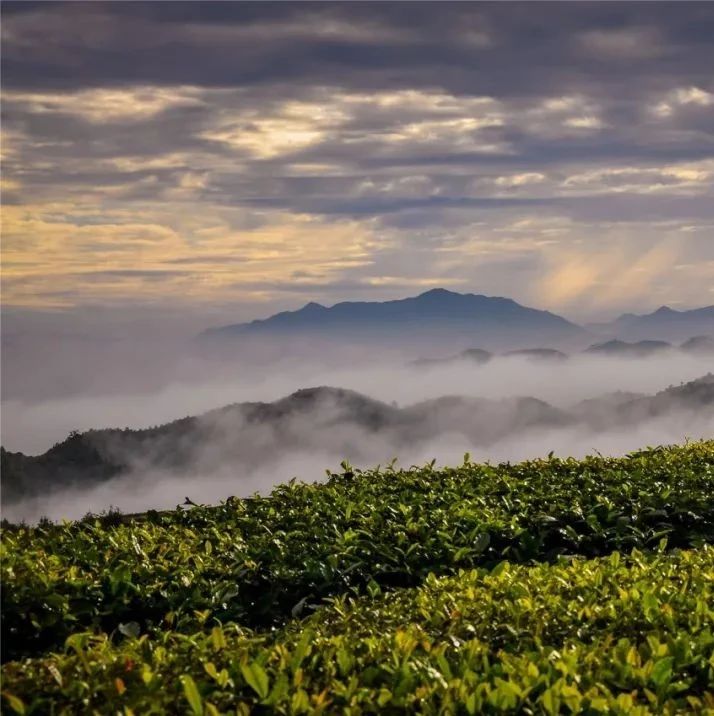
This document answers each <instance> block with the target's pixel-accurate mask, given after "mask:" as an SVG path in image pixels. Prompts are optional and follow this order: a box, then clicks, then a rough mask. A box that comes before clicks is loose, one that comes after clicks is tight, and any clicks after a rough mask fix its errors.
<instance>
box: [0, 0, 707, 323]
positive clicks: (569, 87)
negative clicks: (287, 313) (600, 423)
mask: <svg viewBox="0 0 714 716" xmlns="http://www.w3.org/2000/svg"><path fill="white" fill-rule="evenodd" d="M713 26H714V13H712V10H711V8H709V7H707V5H706V4H705V3H702V4H698V5H693V4H691V5H690V4H688V5H687V7H686V11H683V10H681V9H676V10H675V9H674V8H673V7H670V6H669V5H666V4H659V5H656V6H652V7H651V8H649V6H648V9H647V11H645V8H644V6H640V5H638V4H637V3H621V4H619V5H618V6H617V7H616V8H615V7H614V6H598V5H596V4H578V5H577V6H572V7H570V6H567V5H562V6H559V7H558V8H557V10H556V9H555V8H553V9H550V8H548V9H544V11H543V12H542V13H534V12H533V11H532V6H530V5H529V4H528V3H511V4H509V5H508V6H501V5H499V4H497V3H495V4H490V5H489V4H486V5H467V4H448V5H444V6H440V7H438V8H437V7H436V6H433V5H429V4H384V5H379V6H369V7H362V6H360V5H359V4H337V5H326V4H321V3H317V4H312V3H307V4H304V3H303V4H301V5H300V6H299V8H298V7H293V6H289V5H284V4H283V5H275V4H270V3H262V4H234V5H228V4H225V5H223V6H221V5H220V4H208V5H205V4H203V5H201V6H200V9H199V6H198V5H194V4H190V3H184V4H183V5H178V4H176V5H174V4H166V3H165V4H161V5H146V4H144V5H138V4H124V5H121V4H108V5H97V6H91V8H90V7H89V6H86V7H84V6H79V5H75V4H71V3H70V4H66V5H61V4H13V3H5V4H4V6H3V110H4V115H5V116H4V124H3V143H2V145H3V146H2V149H3V155H4V158H3V202H4V207H5V209H6V212H7V216H6V217H4V219H3V221H4V226H3V234H4V247H3V254H4V255H3V263H4V272H6V276H7V278H6V282H5V285H4V287H3V294H4V295H3V299H4V301H5V303H6V304H8V305H11V306H12V305H16V306H18V305H23V306H27V305H30V304H31V305H33V306H36V307H40V306H79V305H88V302H91V303H92V305H94V304H97V303H99V304H101V303H102V302H104V303H111V304H112V305H117V304H120V303H122V302H124V303H126V304H127V305H137V302H139V301H141V300H147V301H148V300H150V301H160V302H171V301H177V300H179V301H183V302H185V304H186V305H187V309H188V305H189V304H191V302H201V304H202V305H206V304H208V303H210V304H211V305H213V302H220V303H221V304H222V305H223V304H225V303H226V302H234V303H235V305H236V306H237V310H238V309H240V310H243V308H244V305H245V304H250V303H251V302H267V303H268V304H270V303H271V302H272V303H273V304H275V305H276V306H277V305H278V304H281V301H282V300H283V299H282V298H281V295H284V294H285V293H286V290H285V289H282V290H280V291H278V290H277V289H275V287H276V286H283V285H285V286H289V287H290V290H291V291H294V295H295V297H296V300H297V297H300V299H301V300H302V299H305V301H307V300H310V299H312V298H314V297H315V296H313V295H312V292H318V293H319V292H320V291H324V292H325V293H326V294H329V295H334V292H335V291H336V290H339V289H340V287H342V288H344V290H348V291H349V290H353V291H355V292H359V295H363V291H364V287H365V286H371V287H372V288H373V290H374V294H373V295H374V296H375V297H382V296H392V295H393V293H392V291H396V290H397V287H409V286H414V285H418V282H419V281H422V280H431V279H433V280H435V281H441V282H442V283H444V284H446V283H448V282H453V283H452V284H451V285H460V286H464V287H469V286H470V287H471V288H474V289H479V290H486V288H490V289H492V290H493V292H496V293H507V292H509V291H511V292H513V293H514V294H515V297H516V298H519V299H521V300H532V299H534V298H539V297H541V296H542V294H541V292H540V291H539V286H540V282H539V278H538V271H539V270H541V268H542V266H544V265H547V266H552V265H555V264H556V263H557V257H558V256H567V257H574V258H573V261H574V262H575V263H576V264H578V263H583V264H584V265H587V264H588V262H589V261H590V259H591V256H592V255H593V254H594V253H596V252H597V251H598V250H599V246H600V245H601V244H602V243H603V242H604V243H606V244H607V245H610V244H611V243H612V244H617V243H624V244H627V250H626V252H625V254H626V255H627V256H628V257H630V256H636V255H639V254H641V253H643V252H644V253H646V252H647V251H649V250H650V249H652V248H653V247H655V246H658V245H660V244H661V243H662V242H665V243H666V242H667V241H668V240H669V238H668V237H669V235H670V234H671V233H675V234H676V233H678V232H680V233H686V232H687V231H688V230H687V229H686V227H701V226H708V225H709V223H710V219H711V216H710V214H711V209H710V208H709V207H710V206H711V205H712V198H713V197H712V168H711V161H712V158H713V157H714V128H713V127H712V126H711V122H710V121H708V120H707V116H708V114H709V112H708V111H709V109H710V108H711V102H712V100H711V98H712V85H711V77H710V73H709V72H708V69H707V68H708V67H710V66H711V64H712V61H714V58H713V57H712V49H711V43H710V42H709V39H708V38H709V36H710V34H711V33H709V32H708V31H709V30H713V31H714V27H713ZM606 55H607V56H606ZM118 58H119V59H118ZM645 59H646V61H643V60H645ZM613 63H619V64H618V69H617V71H614V70H613ZM665 105H666V107H667V108H668V109H666V110H665V109H663V107H665ZM657 108H659V109H657ZM667 221H670V222H675V223H674V224H667V223H666V222H667ZM675 224H676V225H675ZM528 232H532V233H530V234H528ZM689 233H690V234H691V240H690V242H689V244H688V245H687V246H683V248H682V252H681V253H682V255H681V256H680V257H679V258H680V263H681V264H682V265H687V266H689V265H690V264H691V265H693V264H694V263H696V262H695V261H693V260H692V259H693V258H694V256H695V252H696V251H702V249H701V245H702V244H701V241H699V242H697V241H696V240H695V239H694V236H695V235H699V236H701V234H702V230H701V229H697V230H695V231H690V232H689ZM603 236H606V237H607V238H606V239H602V238H601V237H603ZM618 236H619V238H617V237H618ZM446 257H448V260H447V258H446ZM173 259H177V260H180V261H181V264H180V266H181V269H182V272H181V273H172V271H175V270H176V264H174V263H172V260H173ZM703 265H704V266H707V265H708V264H707V263H706V261H704V262H703ZM129 271H135V272H136V273H134V274H130V273H126V272H129ZM184 271H185V273H184ZM304 271H307V272H309V273H311V274H312V278H311V279H310V280H309V281H295V280H291V279H290V277H291V276H299V275H300V273H301V272H304ZM111 272H124V273H111ZM142 272H144V273H142ZM698 275H699V276H701V274H698ZM159 276H161V277H162V278H161V280H159ZM657 280H658V281H660V282H662V281H664V279H663V278H662V277H661V276H660V277H659V278H658V279H657ZM572 282H573V283H578V281H576V280H575V279H573V281H572ZM709 282H711V279H709ZM665 283H666V284H667V287H666V289H665V288H662V291H665V290H666V292H667V293H669V294H670V295H673V296H674V297H675V298H678V300H680V301H683V302H685V303H687V302H689V303H693V304H696V303H699V302H701V301H702V300H704V299H703V298H702V297H701V286H702V280H701V278H700V281H699V288H697V286H695V285H693V284H692V274H691V272H690V270H689V269H685V270H684V271H682V272H677V275H676V276H675V275H672V276H671V277H669V278H668V279H667V280H666V282H665ZM703 283H704V284H706V283H707V280H706V277H705V280H704V281H703ZM241 287H242V288H241ZM350 287H351V288H350ZM504 287H507V288H504ZM652 288H653V291H654V292H655V293H656V291H657V290H659V289H656V288H655V287H654V286H653V287H652ZM404 290H406V288H405V289H404ZM222 292H224V293H222ZM566 295H572V298H573V301H575V302H574V303H572V304H568V303H567V300H566V299H565V298H564V297H565V296H566ZM581 298H582V296H581V295H580V294H577V293H573V294H568V292H564V293H563V294H562V297H561V299H559V301H560V303H558V307H559V308H563V309H566V308H573V309H574V310H576V309H577V307H578V306H579V305H580V304H579V303H578V301H580V300H581ZM630 298H631V299H632V300H635V301H639V302H646V301H647V300H648V299H647V295H646V292H645V291H642V292H638V293H637V295H633V296H631V297H630ZM653 300H654V299H653ZM216 305H217V304H216ZM261 305H264V304H263V303H261ZM271 305H272V304H271ZM281 305H282V304H281ZM642 307H644V306H643V305H638V306H632V307H630V306H628V307H627V308H642ZM623 308H625V307H624V306H623ZM200 310H204V309H203V308H201V309H200Z"/></svg>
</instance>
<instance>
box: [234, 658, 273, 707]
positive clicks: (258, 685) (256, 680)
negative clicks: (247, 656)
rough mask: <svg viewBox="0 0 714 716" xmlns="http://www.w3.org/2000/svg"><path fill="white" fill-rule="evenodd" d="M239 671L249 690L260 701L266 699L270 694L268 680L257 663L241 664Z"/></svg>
mask: <svg viewBox="0 0 714 716" xmlns="http://www.w3.org/2000/svg"><path fill="white" fill-rule="evenodd" d="M240 670H241V673H242V674H243V678H244V679H245V680H246V682H247V684H248V685H249V686H250V688H251V689H253V691H255V693H256V694H258V696H259V697H260V698H261V699H265V698H267V696H268V694H269V693H270V680H269V679H268V675H267V674H266V673H265V671H264V670H263V667H262V666H261V665H260V664H259V663H258V662H257V661H254V662H253V663H251V664H241V667H240Z"/></svg>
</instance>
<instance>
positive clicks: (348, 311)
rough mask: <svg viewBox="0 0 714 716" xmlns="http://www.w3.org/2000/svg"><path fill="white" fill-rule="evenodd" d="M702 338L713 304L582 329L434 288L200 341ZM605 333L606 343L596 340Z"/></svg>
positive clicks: (293, 315)
mask: <svg viewBox="0 0 714 716" xmlns="http://www.w3.org/2000/svg"><path fill="white" fill-rule="evenodd" d="M700 335H705V336H706V335H714V306H705V307H703V308H695V309H691V310H684V311H677V310H674V309H672V308H669V307H668V306H662V307H660V308H658V309H657V310H656V311H653V312H652V313H648V314H642V315H638V314H634V313H625V314H623V315H621V316H620V317H619V318H617V319H615V320H614V321H610V322H605V323H592V324H588V325H586V326H581V325H578V324H577V323H574V322H573V321H569V320H567V319H565V318H563V317H562V316H559V315H557V314H555V313H552V312H550V311H545V310H540V309H537V308H531V307H528V306H523V305H521V304H519V303H517V302H516V301H514V300H513V299H510V298H504V297H500V296H484V295H481V294H474V293H457V292H455V291H449V290H447V289H444V288H435V289H431V290H429V291H425V292H424V293H421V294H419V295H418V296H413V297H409V298H402V299H395V300H390V301H342V302H340V303H336V304H335V305H333V306H324V305H322V304H320V303H315V302H314V301H311V302H310V303H307V304H305V305H304V306H303V307H302V308H299V309H297V310H294V311H282V312H280V313H276V314H274V315H272V316H269V317H268V318H264V319H258V320H254V321H250V322H247V323H237V324H231V325H227V326H219V327H217V328H210V329H208V330H206V331H204V332H203V333H202V334H201V335H200V336H199V339H200V341H201V342H202V343H203V344H225V343H226V342H235V341H237V340H239V341H247V340H248V339H255V338H258V337H263V338H282V339H286V338H296V337H301V336H302V337H307V338H317V339H320V340H323V339H324V340H332V339H336V340H347V341H354V342H365V341H369V340H374V341H375V342H383V343H385V344H389V343H390V342H392V343H397V342H399V341H404V342H410V341H411V344H415V345H421V346H429V345H433V343H434V340H439V341H441V340H443V341H451V342H452V343H451V348H453V349H454V350H456V351H463V350H464V349H467V348H473V347H474V346H475V345H476V346H478V348H480V349H483V350H488V351H494V350H498V351H514V350H521V351H523V350H531V351H532V348H533V346H541V347H543V348H544V349H551V350H555V349H562V348H573V349H584V348H586V347H587V346H589V345H591V344H593V343H596V342H604V340H603V339H619V340H624V341H658V340H659V341H667V342H674V343H681V342H682V341H686V340H688V339H689V338H691V337H692V336H700ZM598 336H601V337H602V339H601V340H600V341H596V340H595V339H597V337H598ZM531 357H536V355H535V354H532V356H531ZM541 357H543V358H544V357H545V355H541ZM550 357H551V358H553V357H555V356H554V355H551V356H550Z"/></svg>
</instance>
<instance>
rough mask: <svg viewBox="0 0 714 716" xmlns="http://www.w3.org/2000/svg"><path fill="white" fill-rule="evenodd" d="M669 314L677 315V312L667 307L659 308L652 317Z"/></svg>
mask: <svg viewBox="0 0 714 716" xmlns="http://www.w3.org/2000/svg"><path fill="white" fill-rule="evenodd" d="M670 313H677V311H675V310H673V309H671V308H670V307H669V306H660V307H659V308H658V309H657V310H656V311H655V312H654V313H653V314H652V315H653V316H666V315H669V314H670Z"/></svg>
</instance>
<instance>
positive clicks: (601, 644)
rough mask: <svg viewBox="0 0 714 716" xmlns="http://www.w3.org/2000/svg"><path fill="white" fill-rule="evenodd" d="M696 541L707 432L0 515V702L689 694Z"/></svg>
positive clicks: (425, 700) (260, 703)
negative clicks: (566, 452) (555, 453)
mask: <svg viewBox="0 0 714 716" xmlns="http://www.w3.org/2000/svg"><path fill="white" fill-rule="evenodd" d="M712 542H714V442H702V443H694V444H691V445H688V446H685V447H673V448H658V449H653V450H646V451H643V452H639V453H636V454H633V455H630V456H628V457H625V458H620V459H613V458H603V457H590V458H587V459H585V460H582V461H578V460H574V459H566V460H561V459H552V458H551V459H546V460H536V461H530V462H526V463H520V464H513V465H511V464H503V465H497V466H495V465H480V464H473V463H471V462H470V461H468V460H466V461H465V462H464V464H463V465H462V466H460V467H456V468H450V469H440V470H436V469H434V468H433V466H425V467H422V468H412V469H409V470H401V469H400V470H398V469H395V468H393V467H388V468H387V469H383V470H371V471H364V472H361V471H358V470H354V469H352V468H350V467H349V466H348V465H345V466H344V470H343V472H341V473H335V474H332V475H331V476H330V477H329V480H328V481H327V482H326V483H324V484H313V485H305V484H297V483H291V484H288V485H284V486H282V487H280V488H278V489H276V490H275V491H274V492H273V493H272V495H270V496H269V497H266V498H254V499H249V500H237V499H231V500H228V501H227V502H225V503H224V504H222V505H219V506H216V507H200V506H198V507H193V508H191V509H186V510H176V511H173V512H167V513H147V514H145V515H141V516H136V517H127V518H122V517H120V516H116V515H109V516H107V517H105V518H95V519H87V520H84V521H81V522H76V523H67V524H63V525H52V524H43V525H40V526H37V527H14V528H6V529H5V530H4V531H3V553H4V554H3V560H2V570H3V586H4V589H3V592H2V626H3V635H2V636H3V649H4V659H5V661H6V663H5V666H4V667H3V676H4V678H3V689H4V690H5V707H6V708H8V709H14V710H15V711H16V712H18V713H23V712H24V713H37V714H40V713H48V712H54V713H68V714H69V713H78V712H91V711H92V710H95V711H96V712H98V713H105V712H107V709H109V710H111V711H112V712H119V713H148V712H150V711H152V710H153V712H159V713H161V712H172V713H176V712H180V713H193V714H215V713H228V712H231V713H235V712H236V709H238V713H248V712H249V711H253V710H255V709H260V708H262V709H264V710H273V711H278V712H281V713H307V712H311V711H315V710H318V711H319V710H323V711H328V712H335V711H337V712H344V713H361V712H365V711H366V712H371V711H375V710H377V709H378V708H382V709H386V710H388V711H389V710H391V711H392V712H401V711H404V710H411V711H422V712H439V711H442V712H443V711H446V712H453V711H454V710H455V709H456V704H459V709H460V710H462V711H464V712H465V713H481V712H483V711H484V710H492V711H502V712H503V711H506V712H508V711H510V712H513V711H518V710H524V709H527V710H531V711H533V712H545V713H558V712H560V711H561V709H562V710H564V711H568V710H571V711H577V710H586V711H590V712H593V713H595V712H607V713H623V714H624V713H649V712H666V713H677V712H682V713H691V712H702V713H704V712H705V710H706V709H711V708H714V636H712V631H711V623H712V620H713V618H714V593H713V591H712V584H713V583H714V552H712V549H711V547H710V546H708V545H710V544H711V543H712ZM672 550H673V551H672ZM584 560H589V561H584ZM474 570H476V571H474ZM638 709H639V710H638Z"/></svg>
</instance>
